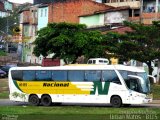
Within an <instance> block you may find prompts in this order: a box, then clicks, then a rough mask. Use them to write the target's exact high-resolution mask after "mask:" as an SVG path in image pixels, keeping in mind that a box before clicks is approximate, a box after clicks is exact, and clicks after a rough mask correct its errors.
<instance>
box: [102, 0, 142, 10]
mask: <svg viewBox="0 0 160 120" xmlns="http://www.w3.org/2000/svg"><path fill="white" fill-rule="evenodd" d="M105 4H106V5H110V6H113V7H121V6H129V7H130V8H134V9H139V8H140V1H131V0H126V1H125V2H120V1H119V0H110V1H109V2H108V3H105Z"/></svg>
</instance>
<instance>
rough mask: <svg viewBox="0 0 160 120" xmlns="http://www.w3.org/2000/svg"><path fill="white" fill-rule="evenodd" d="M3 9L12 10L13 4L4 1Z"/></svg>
mask: <svg viewBox="0 0 160 120" xmlns="http://www.w3.org/2000/svg"><path fill="white" fill-rule="evenodd" d="M4 9H5V10H13V4H12V3H10V2H8V1H5V2H4Z"/></svg>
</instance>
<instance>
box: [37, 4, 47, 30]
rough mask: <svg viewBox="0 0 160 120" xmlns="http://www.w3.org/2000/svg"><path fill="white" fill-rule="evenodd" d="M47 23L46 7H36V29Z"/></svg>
mask: <svg viewBox="0 0 160 120" xmlns="http://www.w3.org/2000/svg"><path fill="white" fill-rule="evenodd" d="M47 24H48V7H42V8H38V30H40V29H41V28H43V27H46V26H47Z"/></svg>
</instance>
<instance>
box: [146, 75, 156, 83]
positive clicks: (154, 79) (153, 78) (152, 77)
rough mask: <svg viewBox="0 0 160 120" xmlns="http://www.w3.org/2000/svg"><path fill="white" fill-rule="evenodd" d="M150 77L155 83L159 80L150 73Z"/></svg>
mask: <svg viewBox="0 0 160 120" xmlns="http://www.w3.org/2000/svg"><path fill="white" fill-rule="evenodd" d="M148 77H149V78H151V79H152V80H153V83H156V82H157V81H156V78H155V77H154V76H152V75H148Z"/></svg>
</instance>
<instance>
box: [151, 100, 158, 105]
mask: <svg viewBox="0 0 160 120" xmlns="http://www.w3.org/2000/svg"><path fill="white" fill-rule="evenodd" d="M152 104H160V100H153V101H152Z"/></svg>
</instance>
